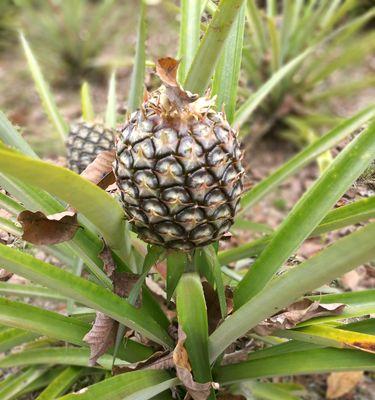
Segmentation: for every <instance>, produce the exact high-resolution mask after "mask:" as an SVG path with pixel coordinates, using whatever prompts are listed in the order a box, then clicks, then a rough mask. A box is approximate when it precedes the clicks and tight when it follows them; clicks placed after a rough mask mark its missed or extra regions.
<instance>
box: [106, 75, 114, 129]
mask: <svg viewBox="0 0 375 400" xmlns="http://www.w3.org/2000/svg"><path fill="white" fill-rule="evenodd" d="M116 114H117V110H116V71H113V72H112V74H111V77H110V78H109V85H108V96H107V108H106V112H105V123H106V125H107V126H108V127H109V128H116V120H117V119H116Z"/></svg>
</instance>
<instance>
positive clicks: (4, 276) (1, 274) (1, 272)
mask: <svg viewBox="0 0 375 400" xmlns="http://www.w3.org/2000/svg"><path fill="white" fill-rule="evenodd" d="M12 276H13V272H9V271H7V270H6V269H4V268H0V281H1V282H6V281H8V280H9V279H10V278H11V277H12Z"/></svg>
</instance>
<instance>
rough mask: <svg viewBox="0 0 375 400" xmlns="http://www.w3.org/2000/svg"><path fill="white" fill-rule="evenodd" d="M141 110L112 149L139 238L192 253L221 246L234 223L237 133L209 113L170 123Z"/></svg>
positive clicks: (149, 107) (238, 185)
mask: <svg viewBox="0 0 375 400" xmlns="http://www.w3.org/2000/svg"><path fill="white" fill-rule="evenodd" d="M159 100H160V99H158V97H157V96H156V100H155V99H154V102H153V101H149V102H147V103H145V104H144V105H143V107H142V110H141V111H138V112H135V113H133V114H132V115H131V117H130V119H129V121H128V123H127V124H125V126H124V127H123V129H122V132H121V134H120V136H119V138H118V139H117V142H116V160H115V164H114V172H115V176H116V180H117V185H118V187H119V189H120V190H121V196H122V203H123V206H124V209H125V212H126V214H127V216H128V218H129V221H130V222H131V223H132V224H133V226H134V227H135V230H136V231H137V232H138V235H139V236H140V238H141V239H142V240H144V241H146V242H148V243H152V244H156V245H160V246H163V247H166V248H172V249H178V250H183V251H191V250H193V249H194V248H196V247H200V246H205V245H208V244H210V243H213V242H215V241H217V240H219V239H220V238H221V237H222V236H223V234H224V233H226V232H227V231H228V230H229V228H230V226H231V225H232V224H233V218H234V215H235V212H236V209H237V206H238V202H239V197H240V195H241V193H242V189H243V185H242V178H243V173H244V171H243V168H242V165H241V158H242V154H241V150H240V146H239V143H238V141H237V137H236V133H235V131H234V130H233V129H231V127H230V126H229V124H228V123H227V121H226V120H225V116H224V115H223V114H222V113H218V112H216V111H214V110H213V109H209V110H206V112H205V113H204V114H202V115H200V116H198V117H197V116H195V117H192V118H189V119H188V121H183V122H182V123H181V121H178V122H177V123H176V121H175V120H173V119H172V120H171V119H169V118H168V117H165V116H164V117H163V115H160V113H159V112H156V111H155V105H156V106H157V104H155V102H156V103H157V102H158V101H159Z"/></svg>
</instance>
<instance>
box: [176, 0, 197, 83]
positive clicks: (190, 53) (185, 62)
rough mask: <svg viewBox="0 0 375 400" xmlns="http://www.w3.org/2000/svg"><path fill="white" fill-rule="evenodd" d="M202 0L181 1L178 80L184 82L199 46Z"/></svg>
mask: <svg viewBox="0 0 375 400" xmlns="http://www.w3.org/2000/svg"><path fill="white" fill-rule="evenodd" d="M201 8H202V1H201V0H181V24H180V44H179V50H178V58H180V59H181V63H180V66H179V68H178V79H179V81H180V82H183V81H184V79H185V77H186V74H187V72H188V70H189V68H190V66H191V63H192V61H193V58H194V55H195V53H196V51H197V48H198V45H199V34H200V23H201Z"/></svg>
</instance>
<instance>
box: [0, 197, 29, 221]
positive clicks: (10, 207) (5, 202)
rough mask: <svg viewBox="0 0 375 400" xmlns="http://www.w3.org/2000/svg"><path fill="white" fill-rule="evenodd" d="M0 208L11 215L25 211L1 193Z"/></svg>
mask: <svg viewBox="0 0 375 400" xmlns="http://www.w3.org/2000/svg"><path fill="white" fill-rule="evenodd" d="M0 206H1V208H3V209H4V210H6V211H8V212H9V213H11V214H13V215H18V214H19V213H20V212H22V211H23V210H24V209H25V208H24V207H23V206H21V204H19V203H17V202H16V201H15V200H13V199H12V198H11V197H9V196H7V195H6V194H4V193H2V192H0Z"/></svg>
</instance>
